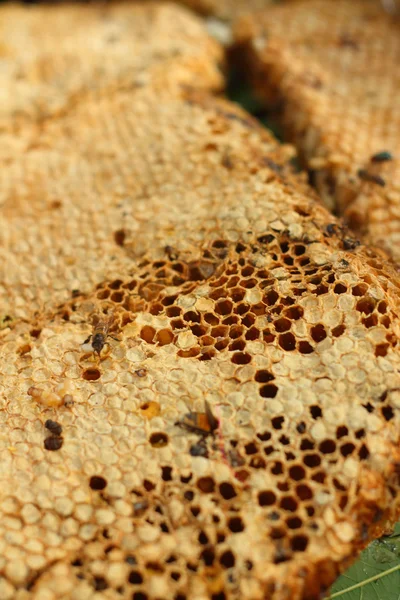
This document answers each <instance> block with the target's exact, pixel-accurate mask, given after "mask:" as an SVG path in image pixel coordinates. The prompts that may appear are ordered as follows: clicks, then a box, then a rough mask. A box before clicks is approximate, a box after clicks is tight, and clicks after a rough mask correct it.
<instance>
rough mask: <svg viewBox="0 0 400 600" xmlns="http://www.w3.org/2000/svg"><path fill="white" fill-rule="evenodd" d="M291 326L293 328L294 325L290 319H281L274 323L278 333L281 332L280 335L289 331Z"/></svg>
mask: <svg viewBox="0 0 400 600" xmlns="http://www.w3.org/2000/svg"><path fill="white" fill-rule="evenodd" d="M291 326H292V324H291V322H290V320H289V319H285V318H281V319H277V320H276V321H274V327H275V329H276V331H279V333H283V332H284V331H289V329H290V328H291Z"/></svg>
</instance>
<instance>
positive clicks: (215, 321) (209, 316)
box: [204, 313, 219, 325]
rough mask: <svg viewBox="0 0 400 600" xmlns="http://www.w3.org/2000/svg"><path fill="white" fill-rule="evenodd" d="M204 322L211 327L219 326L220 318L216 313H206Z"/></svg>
mask: <svg viewBox="0 0 400 600" xmlns="http://www.w3.org/2000/svg"><path fill="white" fill-rule="evenodd" d="M204 320H205V321H206V323H209V325H219V318H218V317H217V316H216V315H215V314H214V313H206V314H205V315H204Z"/></svg>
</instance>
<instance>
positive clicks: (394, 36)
mask: <svg viewBox="0 0 400 600" xmlns="http://www.w3.org/2000/svg"><path fill="white" fill-rule="evenodd" d="M236 40H237V44H238V49H237V53H238V54H239V55H240V56H241V59H242V60H243V62H244V63H245V64H246V65H247V67H248V70H251V71H252V80H253V81H254V85H255V88H256V89H257V92H258V94H259V95H260V97H262V98H263V99H264V100H265V101H266V103H267V104H268V105H269V106H270V107H274V108H278V109H279V112H280V114H281V119H282V123H283V126H284V129H285V131H286V135H287V137H288V139H290V140H292V141H293V142H294V143H295V144H296V146H297V148H298V149H299V151H300V153H301V155H302V158H303V161H304V164H305V165H306V166H307V167H308V168H309V169H311V171H312V175H313V178H314V182H315V185H316V187H317V189H318V191H319V192H320V194H321V196H322V198H323V199H324V200H325V202H326V204H327V205H328V207H330V208H333V209H334V210H335V211H337V212H339V213H341V214H343V215H344V216H345V218H346V220H347V222H348V223H349V225H350V226H351V227H352V228H354V229H357V230H358V231H359V232H360V234H367V235H369V236H370V238H371V239H372V241H373V243H374V244H376V245H379V246H381V247H382V248H384V249H385V250H386V251H387V252H389V253H391V254H392V255H393V256H394V257H395V258H396V260H398V259H399V257H400V254H399V249H398V248H399V244H398V242H399V239H400V219H399V214H400V213H399V206H400V168H399V158H398V157H399V154H400V141H399V136H398V134H397V131H398V126H397V125H398V123H399V122H400V108H399V105H398V103H396V102H393V98H395V96H396V90H397V89H398V88H399V84H400V67H399V60H398V59H399V55H400V36H399V22H398V20H393V19H392V18H391V17H390V16H389V15H388V14H386V13H385V12H384V11H383V10H382V7H381V3H380V2H372V1H371V2H365V1H363V0H356V1H350V0H338V1H337V2H325V1H323V0H310V1H301V2H296V3H294V4H292V5H291V6H284V5H282V6H279V7H271V8H269V9H268V11H265V12H264V13H259V14H257V15H254V16H251V15H249V16H246V17H243V19H242V20H241V21H240V22H238V24H237V26H236ZM278 105H279V106H278Z"/></svg>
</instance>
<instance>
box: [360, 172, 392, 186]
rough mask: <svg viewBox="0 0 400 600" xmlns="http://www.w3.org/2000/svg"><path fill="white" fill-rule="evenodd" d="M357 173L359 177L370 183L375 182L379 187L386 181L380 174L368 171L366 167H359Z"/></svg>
mask: <svg viewBox="0 0 400 600" xmlns="http://www.w3.org/2000/svg"><path fill="white" fill-rule="evenodd" d="M357 175H358V176H359V178H360V179H363V180H364V181H370V182H371V183H376V184H377V185H380V186H381V187H385V185H386V182H385V180H384V179H383V177H381V176H380V175H375V174H374V173H369V172H368V171H367V170H366V169H359V170H358V172H357Z"/></svg>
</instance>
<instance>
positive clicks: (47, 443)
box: [44, 435, 64, 451]
mask: <svg viewBox="0 0 400 600" xmlns="http://www.w3.org/2000/svg"><path fill="white" fill-rule="evenodd" d="M63 443H64V438H63V437H62V436H61V435H49V436H48V437H47V438H46V439H45V440H44V447H45V449H46V450H52V451H54V450H59V449H60V448H61V446H62V445H63Z"/></svg>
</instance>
